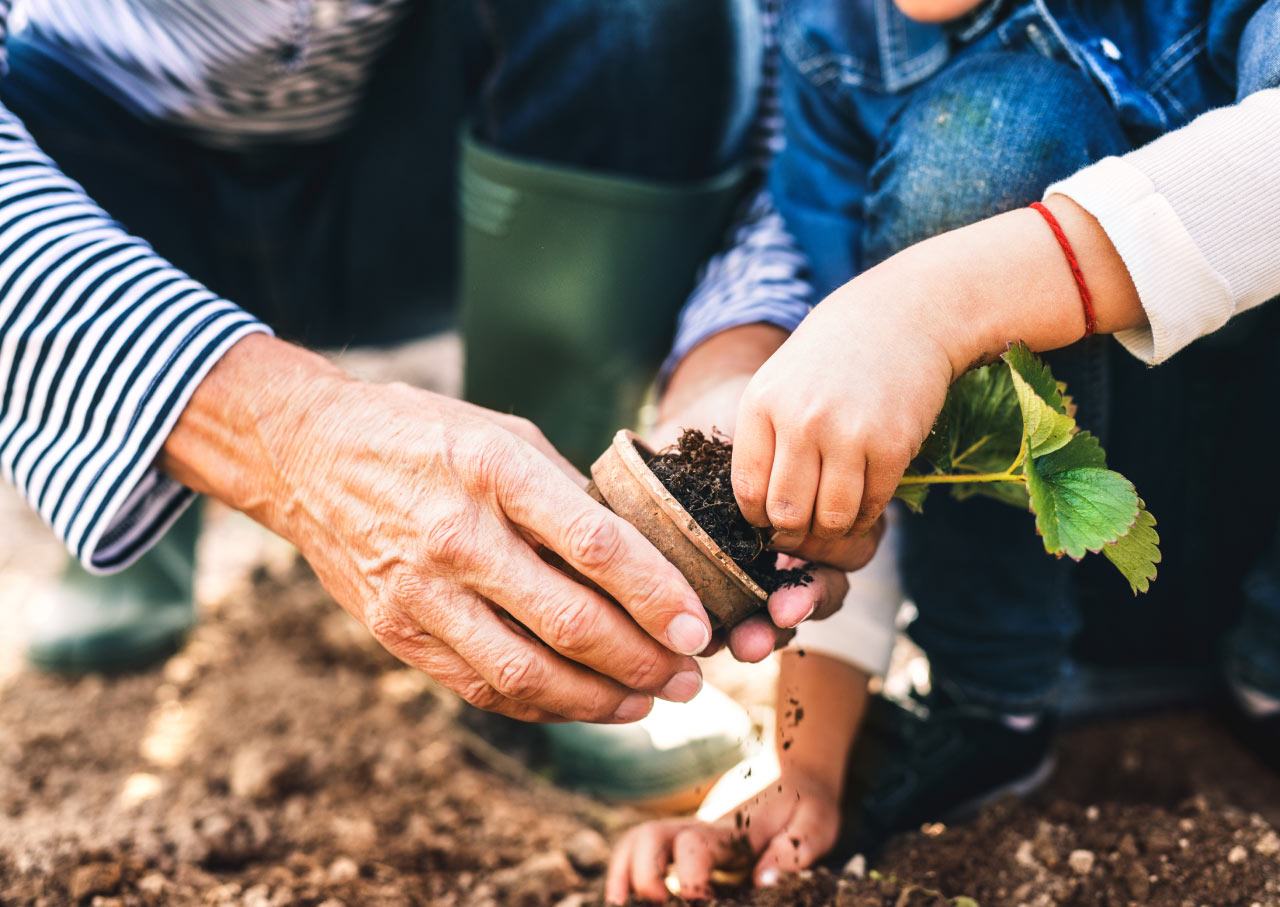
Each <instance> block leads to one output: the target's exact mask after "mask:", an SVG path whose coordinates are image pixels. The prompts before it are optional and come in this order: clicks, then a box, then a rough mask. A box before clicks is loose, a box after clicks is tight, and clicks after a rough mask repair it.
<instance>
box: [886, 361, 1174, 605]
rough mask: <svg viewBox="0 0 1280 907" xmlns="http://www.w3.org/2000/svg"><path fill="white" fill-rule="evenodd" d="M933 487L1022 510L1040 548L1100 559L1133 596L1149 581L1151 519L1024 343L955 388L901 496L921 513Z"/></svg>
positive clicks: (1154, 554)
mask: <svg viewBox="0 0 1280 907" xmlns="http://www.w3.org/2000/svg"><path fill="white" fill-rule="evenodd" d="M934 485H946V486H948V487H949V488H950V489H951V493H952V494H953V495H954V496H955V497H957V498H967V497H970V496H971V495H975V494H977V495H986V496H987V497H992V498H996V499H997V500H1000V501H1004V502H1006V503H1008V504H1014V505H1016V506H1019V507H1028V508H1029V509H1030V510H1031V512H1032V513H1033V514H1034V515H1035V521H1036V529H1037V531H1038V532H1039V533H1040V536H1041V538H1042V539H1043V540H1044V547H1045V550H1046V551H1048V552H1049V553H1050V554H1054V555H1057V556H1058V557H1062V556H1063V555H1066V556H1067V557H1070V558H1072V559H1074V560H1080V558H1082V557H1084V555H1085V553H1086V552H1094V553H1097V552H1102V554H1103V555H1104V556H1105V557H1106V558H1107V559H1108V560H1109V561H1111V563H1112V564H1114V565H1115V567H1116V568H1117V569H1118V570H1119V571H1120V572H1121V573H1122V574H1123V575H1124V578H1125V579H1126V580H1128V581H1129V585H1130V587H1131V588H1132V589H1133V591H1134V593H1135V594H1136V593H1138V592H1146V591H1147V589H1148V587H1149V586H1150V583H1151V580H1153V579H1155V576H1156V564H1157V563H1159V561H1160V549H1159V547H1158V545H1159V542H1160V537H1159V536H1158V535H1157V534H1156V530H1155V524H1156V520H1155V517H1154V516H1152V515H1151V513H1150V512H1149V511H1148V510H1147V509H1146V506H1145V505H1144V504H1143V502H1142V499H1141V498H1139V497H1138V493H1137V491H1136V490H1135V489H1134V487H1133V483H1132V482H1130V481H1129V480H1128V479H1126V478H1125V477H1124V476H1122V475H1120V473H1118V472H1115V471H1113V470H1110V469H1107V461H1106V455H1105V454H1104V453H1103V450H1102V447H1101V445H1100V444H1099V443H1098V439H1097V438H1095V437H1094V436H1093V435H1091V434H1090V433H1089V432H1087V431H1082V430H1081V429H1080V428H1079V426H1077V425H1076V420H1075V407H1074V405H1073V404H1072V402H1071V398H1070V397H1068V396H1066V394H1065V386H1064V385H1063V384H1061V383H1060V382H1058V381H1055V380H1054V378H1053V375H1052V374H1051V373H1050V372H1049V367H1048V366H1047V365H1045V364H1044V363H1043V362H1042V361H1041V360H1040V359H1039V358H1038V357H1037V356H1036V355H1035V354H1034V353H1032V352H1031V351H1030V350H1029V349H1027V347H1026V346H1025V345H1024V344H1022V343H1017V344H1013V345H1011V346H1010V347H1009V349H1008V351H1007V352H1005V354H1004V356H1002V357H1001V361H1000V362H996V363H993V364H991V365H987V366H983V367H982V368H978V369H973V370H972V371H969V372H968V373H966V374H965V375H963V376H962V377H961V378H960V379H959V380H958V381H956V383H955V384H954V385H953V386H952V388H951V392H950V393H949V394H948V395H947V401H946V404H945V405H944V406H943V409H942V413H941V414H940V415H939V416H938V421H937V423H936V424H935V425H934V427H933V430H932V432H930V434H929V437H928V439H927V440H926V441H925V443H924V445H923V446H922V447H921V449H920V453H919V455H918V457H917V459H916V462H915V463H914V464H913V467H912V469H910V470H908V471H907V474H906V475H905V476H904V477H903V479H902V482H901V484H899V486H898V491H897V497H899V498H901V499H902V500H903V501H905V502H906V504H907V506H908V507H910V508H911V509H912V510H915V511H919V510H921V509H922V507H923V506H924V501H925V498H926V497H927V495H928V493H929V489H930V487H932V486H934Z"/></svg>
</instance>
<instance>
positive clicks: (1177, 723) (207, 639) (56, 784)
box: [0, 564, 1280, 907]
mask: <svg viewBox="0 0 1280 907" xmlns="http://www.w3.org/2000/svg"><path fill="white" fill-rule="evenodd" d="M0 729H2V730H0V904H3V905H5V907H10V905H13V907H66V905H77V907H95V905H96V907H161V905H163V907H220V905H237V907H344V905H345V907H365V905H371V907H382V905H432V907H436V905H438V907H542V905H546V907H588V905H591V907H594V905H597V904H599V903H600V892H601V888H602V879H603V872H604V868H605V864H606V860H607V853H608V844H609V842H610V841H612V840H615V839H616V837H617V836H618V834H620V832H621V830H622V829H623V828H624V827H626V826H628V825H629V824H630V823H632V822H634V821H636V820H637V819H638V818H639V817H638V816H637V815H636V814H635V813H631V812H627V811H623V810H619V809H615V808H612V807H608V806H605V805H603V804H599V803H596V802H593V801H590V800H588V799H586V798H583V797H580V796H577V795H574V794H570V793H567V792H565V791H561V790H559V789H556V788H554V787H552V786H551V785H550V784H548V783H547V782H546V781H545V780H543V778H542V776H541V774H540V773H539V764H538V762H537V748H536V745H535V741H536V735H535V733H534V732H533V731H532V730H531V729H529V728H528V727H526V726H523V725H514V724H510V723H505V722H496V721H495V720H494V719H491V718H488V717H485V716H481V715H479V713H476V712H474V711H472V710H470V709H465V708H463V707H461V706H460V705H459V704H458V702H457V701H456V700H455V699H453V697H452V696H450V695H448V694H444V693H442V692H441V691H440V690H439V688H437V687H436V686H435V685H434V684H433V683H432V682H431V681H429V680H428V679H427V678H426V677H425V676H424V675H422V674H420V673H418V672H416V671H413V670H411V669H409V668H406V667H405V666H404V665H402V664H400V663H399V662H397V661H395V660H394V659H392V658H391V657H390V656H388V655H386V654H385V653H384V652H383V651H382V650H381V649H380V648H379V647H378V646H377V644H376V643H374V642H373V641H372V640H371V639H370V638H369V636H368V634H367V633H366V632H365V631H364V630H363V629H362V628H360V627H359V626H358V625H357V624H356V623H355V622H354V621H353V620H351V619H350V618H349V617H347V616H346V614H345V613H343V612H342V611H341V610H340V609H339V608H338V607H337V606H336V605H335V604H334V603H333V601H332V600H331V599H330V598H329V596H328V595H327V594H326V593H325V592H324V590H323V589H322V588H321V587H320V584H319V583H318V582H317V581H316V579H315V577H314V576H313V575H312V573H311V572H310V570H309V569H307V568H306V567H305V565H301V564H297V565H294V566H288V565H287V564H281V565H278V566H275V567H271V568H268V569H261V570H258V571H256V572H255V573H254V574H253V575H252V577H250V578H248V579H246V580H245V581H244V582H243V583H241V584H239V585H235V586H233V587H231V588H230V589H229V590H228V591H227V592H226V593H225V595H224V597H222V598H221V599H219V600H217V601H215V602H214V604H213V606H212V607H211V608H209V609H207V610H206V614H205V616H204V619H203V622H202V624H201V626H200V627H199V628H198V629H197V630H196V633H195V635H194V637H193V638H192V640H191V641H190V643H189V644H188V645H187V646H186V648H185V649H184V650H183V651H182V652H181V653H179V654H178V655H176V656H174V657H173V658H171V659H170V660H169V661H168V663H167V664H165V665H164V666H163V667H162V668H160V669H157V670H155V671H151V672H149V673H145V674H141V675H137V676H132V677H122V678H113V679H103V678H96V677H86V678H83V679H79V680H70V681H68V680H59V679H54V678H49V677H45V676H41V675H39V674H36V673H33V672H30V671H24V672H19V673H14V674H10V675H5V676H3V678H2V679H0ZM1059 766H1060V768H1059V770H1058V773H1057V775H1056V776H1055V778H1054V779H1053V780H1052V781H1051V783H1050V785H1049V787H1048V788H1046V790H1045V791H1044V792H1043V793H1041V794H1040V795H1038V796H1037V797H1035V798H1033V799H1032V800H1030V801H1028V802H1026V803H1015V802H1006V803H1001V804H997V805H995V806H993V807H990V808H988V809H987V810H985V811H984V812H983V813H981V814H980V815H979V816H978V817H977V818H976V819H974V820H973V821H972V822H969V823H968V824H964V825H956V826H947V827H943V826H940V825H933V826H929V827H928V828H926V829H924V830H922V831H920V832H917V833H913V834H908V835H904V836H901V837H900V838H898V839H897V840H895V841H894V842H892V843H891V844H890V845H889V846H888V847H887V848H886V850H885V852H884V853H883V854H882V855H880V856H878V857H875V858H873V859H872V860H870V861H869V862H868V861H866V860H862V861H857V860H855V861H854V862H853V863H852V864H851V865H850V866H849V871H848V872H845V871H844V867H843V866H835V867H831V868H826V869H818V870H815V871H814V872H812V873H808V874H805V875H802V876H794V877H787V878H784V879H783V881H782V883H781V884H780V886H779V887H778V888H776V889H773V890H766V891H759V892H753V891H749V890H740V889H739V890H726V891H724V892H722V896H721V900H720V901H719V902H718V903H719V904H721V905H724V907H732V905H757V907H780V905H797V907H818V905H824V907H825V905H837V907H941V905H948V907H973V905H974V903H975V902H976V903H977V904H979V905H981V907H1006V905H1009V907H1017V905H1029V907H1049V905H1055V904H1056V905H1062V907H1084V905H1090V907H1093V905H1097V907H1104V905H1105V907H1109V905H1129V904H1137V905H1158V907H1183V905H1185V904H1191V905H1193V907H1200V905H1208V907H1220V905H1221V907H1225V905H1252V904H1261V905H1265V907H1280V825H1278V824H1277V823H1278V822H1280V779H1278V778H1277V776H1275V775H1273V774H1272V773H1270V772H1268V771H1267V770H1266V769H1264V768H1263V767H1262V765H1260V764H1259V763H1258V762H1256V761H1254V760H1253V758H1252V757H1251V756H1250V755H1249V754H1248V753H1246V752H1245V751H1243V750H1242V749H1241V748H1240V747H1238V746H1237V745H1236V744H1235V743H1234V742H1233V741H1232V740H1231V738H1230V737H1228V736H1227V735H1226V734H1225V733H1224V732H1223V731H1222V730H1221V729H1220V728H1219V727H1218V725H1217V724H1216V723H1215V722H1214V721H1213V720H1212V718H1211V717H1210V716H1208V715H1205V714H1201V713H1195V712H1188V713H1171V714H1166V715H1162V716H1156V717H1148V718H1143V719H1139V720H1130V721H1125V722H1110V723H1105V724H1098V725H1095V726H1091V727H1088V728H1084V729H1077V730H1074V731H1072V732H1071V733H1070V734H1068V735H1067V737H1066V739H1065V740H1064V742H1063V747H1062V751H1061V754H1060V759H1059ZM966 898H967V899H969V900H965V899H966ZM671 903H672V904H680V903H682V902H680V901H679V900H676V899H673V900H672V901H671Z"/></svg>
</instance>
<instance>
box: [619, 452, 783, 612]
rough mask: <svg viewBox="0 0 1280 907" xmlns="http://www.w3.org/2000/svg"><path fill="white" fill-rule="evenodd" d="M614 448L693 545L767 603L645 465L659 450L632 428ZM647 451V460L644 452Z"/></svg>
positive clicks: (732, 578)
mask: <svg viewBox="0 0 1280 907" xmlns="http://www.w3.org/2000/svg"><path fill="white" fill-rule="evenodd" d="M613 446H614V448H615V449H616V450H617V451H618V455H619V457H620V458H621V460H622V464H623V465H624V466H625V467H626V468H627V472H629V473H631V475H632V476H633V477H634V478H635V479H636V480H638V481H639V482H640V484H641V486H642V487H643V488H644V490H645V491H647V492H648V493H649V496H650V497H652V498H653V499H654V500H655V501H657V502H658V506H660V507H661V508H662V509H663V510H664V511H665V512H666V514H667V516H668V517H669V518H670V519H671V522H672V523H674V524H675V527H676V528H677V529H679V530H680V532H681V533H683V534H684V536H685V538H687V539H689V541H691V542H693V544H694V545H695V546H697V547H698V549H699V550H701V551H702V553H703V554H705V555H707V556H709V557H710V559H711V560H712V561H714V562H715V564H716V566H717V567H719V568H720V571H721V572H722V573H724V574H725V575H726V576H728V577H729V579H731V580H733V582H734V583H735V584H736V585H737V586H738V587H739V588H740V589H741V590H742V591H743V592H745V593H747V594H748V595H751V596H753V597H755V598H757V599H759V600H760V601H761V602H767V601H768V600H769V595H768V593H767V592H765V591H764V589H762V588H760V584H759V583H757V582H756V581H755V580H753V579H752V578H751V577H750V576H748V575H747V574H746V571H744V570H743V569H742V568H741V567H739V566H738V562H737V561H735V560H734V559H733V558H731V557H730V556H729V555H728V554H726V553H725V552H724V549H723V548H721V547H720V546H719V545H717V544H716V543H715V540H714V539H713V538H711V536H710V535H708V534H707V531H706V530H705V529H703V528H702V527H701V526H700V525H698V521H697V520H695V519H694V518H693V516H692V515H691V514H690V513H689V511H687V510H685V509H684V505H682V504H681V503H680V502H679V501H677V500H676V498H675V495H673V494H672V493H671V491H670V490H669V489H668V488H667V486H666V485H663V484H662V481H661V480H660V479H659V478H658V477H657V476H656V475H654V474H653V470H652V469H650V468H649V466H648V464H647V463H645V457H652V456H654V455H655V453H656V451H654V449H653V448H652V447H650V446H649V445H648V444H646V443H645V442H644V441H643V440H641V439H640V436H639V435H637V434H636V433H635V432H633V431H631V430H630V429H626V428H623V429H619V430H618V433H617V434H616V435H614V436H613ZM642 450H643V451H644V452H645V454H644V457H642V456H641V451H642Z"/></svg>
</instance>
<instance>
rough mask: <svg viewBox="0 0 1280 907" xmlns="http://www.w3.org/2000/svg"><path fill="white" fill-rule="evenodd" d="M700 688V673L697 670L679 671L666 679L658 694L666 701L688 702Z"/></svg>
mask: <svg viewBox="0 0 1280 907" xmlns="http://www.w3.org/2000/svg"><path fill="white" fill-rule="evenodd" d="M701 689H702V675H701V674H700V673H698V672H697V671H681V672H680V673H679V674H677V675H676V676H675V677H672V678H671V679H670V680H668V681H667V685H666V686H665V687H663V688H662V692H661V693H659V694H658V695H659V696H660V697H662V698H663V699H665V700H667V701H668V702H688V701H689V700H690V699H692V698H693V697H694V696H697V695H698V691H699V690H701Z"/></svg>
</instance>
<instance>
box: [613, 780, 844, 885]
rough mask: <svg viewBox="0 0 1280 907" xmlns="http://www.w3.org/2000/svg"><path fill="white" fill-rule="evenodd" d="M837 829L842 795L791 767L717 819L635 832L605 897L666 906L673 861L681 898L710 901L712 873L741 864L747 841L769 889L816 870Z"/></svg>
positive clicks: (664, 822)
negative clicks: (788, 875) (790, 875)
mask: <svg viewBox="0 0 1280 907" xmlns="http://www.w3.org/2000/svg"><path fill="white" fill-rule="evenodd" d="M748 820H749V821H748ZM839 830H840V812H839V794H838V792H836V791H834V790H832V789H831V788H830V787H827V786H825V785H824V784H822V783H821V782H820V781H818V780H817V779H815V778H812V777H810V776H809V775H807V774H804V773H803V772H800V771H798V770H791V771H789V772H787V773H785V774H784V775H783V776H782V778H781V779H779V780H778V781H776V782H772V783H770V784H769V785H768V786H767V787H766V788H765V789H764V790H762V791H761V792H760V793H758V794H756V795H755V796H754V797H752V798H751V799H749V800H747V801H745V802H744V803H741V804H740V805H739V806H738V807H737V808H735V809H734V810H732V811H730V812H729V813H728V814H727V815H725V816H723V817H721V818H720V819H717V820H716V821H715V822H710V823H708V822H700V821H698V820H696V819H661V820H657V821H653V822H646V823H644V824H643V825H639V826H637V827H635V828H633V829H631V831H629V832H627V833H626V834H625V835H624V836H623V837H622V840H621V841H619V842H618V846H617V847H616V848H615V849H614V852H613V858H612V859H611V860H610V862H609V872H608V876H607V878H606V881H605V900H606V902H608V903H610V904H624V903H626V900H627V898H628V897H629V896H630V895H631V894H632V893H633V892H634V893H635V894H636V895H637V896H638V897H641V898H645V899H648V900H652V901H665V900H666V899H667V887H666V884H665V882H664V880H665V878H666V875H667V867H668V866H669V865H672V864H674V868H675V874H676V878H677V879H678V880H679V883H680V896H681V897H682V898H684V899H686V900H695V899H698V898H709V897H711V896H712V890H711V873H712V870H714V869H716V868H720V867H727V866H731V865H732V864H733V863H734V861H735V860H737V859H740V858H741V856H742V854H741V848H742V843H741V842H743V841H745V843H746V845H747V848H748V849H749V850H750V852H751V855H752V856H753V857H755V858H756V859H755V866H754V868H753V869H752V879H753V881H754V882H755V884H756V885H772V884H774V883H775V882H777V880H778V878H779V876H780V874H781V873H784V872H798V871H799V870H801V869H805V868H807V867H809V866H812V865H813V864H814V863H815V862H816V861H817V860H818V859H819V858H820V857H821V856H822V855H823V854H825V853H826V852H827V851H828V850H830V849H831V847H832V845H833V844H835V841H836V835H837V834H838V833H839Z"/></svg>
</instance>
